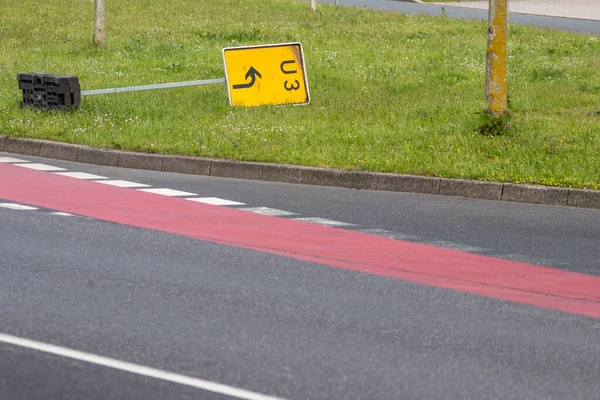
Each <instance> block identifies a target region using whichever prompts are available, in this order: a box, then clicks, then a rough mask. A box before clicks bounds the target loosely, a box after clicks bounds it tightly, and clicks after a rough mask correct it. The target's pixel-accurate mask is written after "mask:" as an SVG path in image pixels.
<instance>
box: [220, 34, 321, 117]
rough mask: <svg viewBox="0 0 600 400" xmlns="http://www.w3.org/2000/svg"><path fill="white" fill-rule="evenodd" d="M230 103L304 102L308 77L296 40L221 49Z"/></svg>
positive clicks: (306, 95)
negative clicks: (293, 41)
mask: <svg viewBox="0 0 600 400" xmlns="http://www.w3.org/2000/svg"><path fill="white" fill-rule="evenodd" d="M223 62H224V64H225V79H226V81H227V90H228V92H229V103H230V104H231V105H232V106H242V107H256V106H264V105H277V104H308V102H309V101H310V94H309V92H308V80H307V78H306V69H305V66H304V53H303V51H302V45H301V44H300V43H281V44H268V45H260V46H244V47H228V48H226V49H223Z"/></svg>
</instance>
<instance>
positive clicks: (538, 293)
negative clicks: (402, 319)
mask: <svg viewBox="0 0 600 400" xmlns="http://www.w3.org/2000/svg"><path fill="white" fill-rule="evenodd" d="M0 198H4V199H7V200H11V201H16V202H22V203H27V204H32V205H36V206H40V207H46V208H50V209H54V210H60V211H64V212H70V213H74V214H79V215H85V216H89V217H93V218H97V219H101V220H105V221H111V222H116V223H120V224H126V225H131V226H136V227H141V228H147V229H154V230H159V231H164V232H171V233H175V234H179V235H184V236H188V237H192V238H196V239H200V240H205V241H210V242H214V243H221V244H226V245H230V246H236V247H241V248H246V249H252V250H257V251H261V252H266V253H272V254H277V255H281V256H285V257H291V258H295V259H299V260H305V261H311V262H315V263H319V264H324V265H330V266H335V267H340V268H346V269H351V270H355V271H361V272H366V273H370V274H376V275H382V276H387V277H392V278H397V279H403V280H408V281H412V282H418V283H421V284H425V285H431V286H438V287H443V288H448V289H452V290H457V291H461V292H467V293H474V294H478V295H482V296H487V297H492V298H496V299H502V300H508V301H513V302H518V303H524V304H530V305H534V306H539V307H544V308H550V309H555V310H561V311H566V312H570V313H575V314H581V315H587V316H590V317H595V318H600V277H596V276H590V275H584V274H578V273H574V272H569V271H563V270H558V269H553V268H545V267H539V266H534V265H528V264H523V263H518V262H513V261H507V260H501V259H496V258H491V257H486V256H481V255H476V254H469V253H463V252H459V251H454V250H448V249H441V248H437V247H433V246H427V245H422V244H417V243H410V242H402V241H399V240H392V239H386V238H383V237H379V236H374V235H368V234H364V233H360V232H354V231H348V230H343V229H336V228H330V227H325V226H320V225H313V224H307V223H303V222H298V221H293V220H287V219H283V218H274V217H268V216H263V215H258V214H254V213H250V212H246V211H241V210H236V209H231V208H226V207H220V206H212V205H208V204H202V203H196V202H191V201H187V200H183V199H178V198H171V197H166V196H161V195H156V194H152V193H145V192H140V191H136V190H132V189H124V188H118V187H113V186H108V185H103V184H100V183H95V182H89V181H82V180H78V179H74V178H69V177H64V176H60V175H54V174H50V173H47V172H40V171H33V170H29V169H26V168H23V167H19V166H15V165H7V164H0Z"/></svg>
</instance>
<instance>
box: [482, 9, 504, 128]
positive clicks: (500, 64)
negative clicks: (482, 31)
mask: <svg viewBox="0 0 600 400" xmlns="http://www.w3.org/2000/svg"><path fill="white" fill-rule="evenodd" d="M507 21H508V0H490V13H489V24H488V43H487V60H486V76H485V95H486V100H487V107H488V111H489V112H490V115H491V116H492V117H498V116H500V115H502V114H504V113H506V112H507V111H508V86H507V81H506V76H507V65H506V64H507V61H506V58H507V50H506V42H507V31H508V22H507Z"/></svg>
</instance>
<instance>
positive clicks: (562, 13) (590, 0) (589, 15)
mask: <svg viewBox="0 0 600 400" xmlns="http://www.w3.org/2000/svg"><path fill="white" fill-rule="evenodd" d="M436 4H444V5H448V6H453V7H464V8H473V9H480V10H487V9H488V6H489V1H462V2H451V3H444V2H440V3H436ZM509 11H510V12H512V13H519V14H531V15H544V16H551V17H564V18H577V19H588V20H594V21H600V1H598V0H510V1H509Z"/></svg>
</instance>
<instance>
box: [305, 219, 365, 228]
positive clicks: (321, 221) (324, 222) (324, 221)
mask: <svg viewBox="0 0 600 400" xmlns="http://www.w3.org/2000/svg"><path fill="white" fill-rule="evenodd" d="M294 221H302V222H309V223H311V224H319V225H326V226H355V225H354V224H349V223H347V222H340V221H334V220H331V219H325V218H294Z"/></svg>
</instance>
